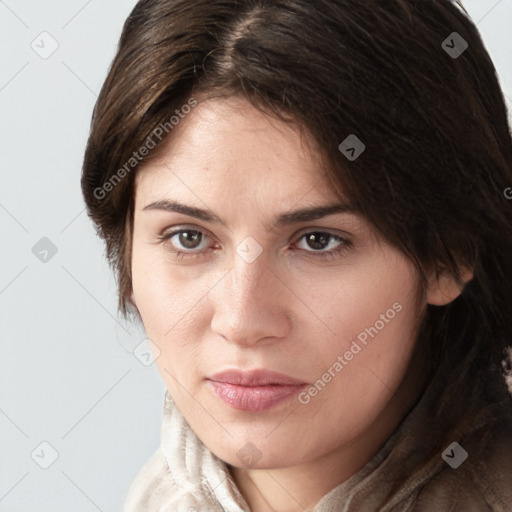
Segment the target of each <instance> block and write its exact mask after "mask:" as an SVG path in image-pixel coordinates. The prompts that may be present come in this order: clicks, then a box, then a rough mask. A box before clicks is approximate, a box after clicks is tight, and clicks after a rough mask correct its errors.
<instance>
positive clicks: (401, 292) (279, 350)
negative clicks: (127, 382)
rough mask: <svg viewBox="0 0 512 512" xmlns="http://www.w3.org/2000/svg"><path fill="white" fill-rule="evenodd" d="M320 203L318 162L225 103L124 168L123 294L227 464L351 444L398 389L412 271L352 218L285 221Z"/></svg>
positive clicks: (180, 401)
mask: <svg viewBox="0 0 512 512" xmlns="http://www.w3.org/2000/svg"><path fill="white" fill-rule="evenodd" d="M343 138H344V137H343V134H340V141H341V140H342V139H343ZM347 165H350V162H348V160H347ZM175 203H179V204H181V205H185V206H186V207H187V208H189V209H194V211H188V212H185V210H181V212H178V211H174V210H175V209H176V208H173V204H174V206H175ZM333 204H341V203H340V201H339V200H338V199H337V198H336V196H335V195H334V194H333V192H332V191H331V190H330V189H329V186H328V184H327V181H326V179H325V177H324V176H323V174H322V169H321V164H320V159H319V157H318V154H311V153H310V152H309V151H308V149H307V148H306V147H305V146H304V145H302V144H301V139H300V136H299V134H298V132H296V131H295V130H294V129H293V128H292V127H290V126H289V125H285V124H282V123H280V122H279V121H276V120H270V119H269V118H268V117H266V116H265V115H264V114H262V113H261V112H260V111H258V110H256V109H254V108H253V107H252V106H250V105H249V104H248V103H246V102H245V101H244V100H242V99H238V98H231V99H230V100H222V101H221V100H214V101H213V100H210V101H206V102H203V103H199V105H198V106H197V107H196V108H195V109H193V110H192V112H191V113H190V114H188V116H186V117H185V118H184V119H182V120H181V122H180V124H179V125H178V126H177V127H175V128H174V131H173V134H172V139H171V140H169V142H168V143H167V146H166V147H165V149H164V151H163V153H162V155H161V157H160V158H159V159H158V160H154V161H152V162H148V163H147V165H146V166H145V167H144V168H143V169H141V170H140V171H139V172H138V175H137V180H136V205H135V217H134V236H133V260H132V272H133V294H132V299H133V300H134V302H135V303H136V306H137V308H138V310H139V313H140V315H141V318H142V321H143V323H144V326H145V329H146V332H147V336H148V338H149V339H150V340H151V341H152V342H153V343H154V344H155V345H156V346H157V347H158V350H159V356H158V357H157V359H156V364H157V366H158V369H159V372H160V374H161V375H162V378H163V379H164V381H165V384H166V386H167V388H168V390H169V392H170V394H171V396H172V397H173V399H174V401H175V402H176V404H177V406H178V407H179V409H180V411H181V412H182V414H183V415H184V417H185V419H186V420H187V421H188V423H189V424H190V425H191V427H192V428H193V430H194V431H195V432H196V434H197V435H198V437H199V438H200V439H201V440H202V441H203V442H204V444H205V445H206V446H207V447H208V448H209V449H210V450H211V451H212V452H213V453H215V454H216V455H217V456H218V457H220V458H221V459H223V460H224V461H226V462H228V463H230V464H232V465H234V466H239V467H243V466H246V465H248V464H249V465H251V467H253V468H264V467H265V468H270V467H285V466H291V465H295V464H300V463H304V462H307V461H311V460H313V459H316V458H318V457H321V456H322V455H324V454H327V453H332V452H336V451H340V450H343V449H344V447H347V446H351V445H352V444H354V443H356V442H363V441H364V439H365V436H366V435H367V434H368V433H369V432H371V431H372V430H374V429H375V428H380V427H379V426H378V425H379V421H380V420H381V419H382V418H383V417H384V416H385V414H386V411H387V410H388V408H389V407H390V404H391V402H392V397H393V393H394V392H395V391H396V389H397V388H398V387H399V385H400V383H401V381H402V379H403V378H404V375H405V372H406V369H407V365H408V363H409V360H410V358H411V354H412V349H413V346H414V341H415V335H416V327H417V322H418V317H419V313H420V312H419V310H418V306H417V305H416V296H417V295H416V294H417V286H418V277H417V274H416V271H415V269H414V266H413V265H412V263H410V262H409V260H407V259H406V258H405V257H404V256H403V255H402V254H401V253H400V252H399V251H398V250H396V249H394V248H392V247H391V246H390V245H388V244H386V243H384V242H382V241H379V239H378V238H377V237H376V235H375V233H374V232H373V230H372V228H371V226H370V225H369V224H368V223H367V222H365V221H364V220H363V219H362V218H361V217H359V216H358V215H356V214H354V213H351V212H350V211H341V210H340V211H338V212H333V211H331V212H327V211H326V210H324V211H323V212H322V211H320V212H319V213H318V212H317V213H318V214H317V215H313V214H311V215H309V214H307V213H302V214H298V213H294V212H299V211H302V210H311V209H315V211H316V209H322V208H324V207H329V206H332V205H333ZM194 212H195V213H196V214H197V215H196V214H194ZM199 212H201V214H200V215H199ZM187 213H188V214H187ZM225 370H241V371H250V370H269V371H273V372H279V373H280V374H284V375H286V376H288V377H290V378H292V379H295V380H294V381H291V382H292V384H290V383H288V384H284V380H283V379H279V378H276V377H275V376H267V377H268V379H267V380H266V381H263V382H260V381H255V380H253V381H249V380H248V381H243V380H240V381H238V382H237V381H236V378H237V377H236V376H235V377H234V380H233V379H229V378H222V377H216V374H218V373H219V372H223V371H225ZM259 376H260V377H263V378H265V375H264V374H260V375H259ZM212 379H213V380H212ZM215 379H216V381H217V382H216V383H214V380H215ZM229 381H230V382H231V383H230V382H229ZM300 383H302V384H303V385H302V386H301V385H299V384H300ZM241 384H246V385H241ZM255 384H260V385H259V386H257V385H255Z"/></svg>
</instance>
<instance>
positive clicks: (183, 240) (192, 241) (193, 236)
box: [175, 231, 203, 249]
mask: <svg viewBox="0 0 512 512" xmlns="http://www.w3.org/2000/svg"><path fill="white" fill-rule="evenodd" d="M175 235H178V237H177V238H178V241H179V243H180V244H181V245H182V247H183V248H184V249H197V247H198V245H199V244H200V242H201V240H202V237H203V235H202V233H201V232H199V231H180V232H179V233H175Z"/></svg>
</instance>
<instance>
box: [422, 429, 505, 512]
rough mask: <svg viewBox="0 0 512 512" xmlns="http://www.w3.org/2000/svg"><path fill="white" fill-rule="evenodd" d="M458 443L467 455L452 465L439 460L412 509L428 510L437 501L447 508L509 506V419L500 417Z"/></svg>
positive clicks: (471, 510) (501, 509)
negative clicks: (435, 469)
mask: <svg viewBox="0 0 512 512" xmlns="http://www.w3.org/2000/svg"><path fill="white" fill-rule="evenodd" d="M459 446H461V447H462V448H463V449H464V451H465V452H466V453H467V458H466V459H465V460H464V462H462V464H460V466H458V467H453V468H452V467H451V466H450V465H449V464H448V463H446V462H443V466H442V469H441V471H439V472H438V473H437V474H436V475H435V476H434V477H432V478H431V479H430V480H429V482H428V483H427V484H425V485H424V486H423V487H422V489H421V490H420V492H419V494H418V495H417V498H416V500H415V502H414V503H415V507H414V511H415V512H424V511H425V512H427V511H431V510H432V505H433V504H441V503H442V504H443V511H445V510H446V511H450V512H486V511H492V512H509V511H510V510H512V422H510V421H508V419H504V421H503V422H502V423H500V424H499V425H496V426H495V428H494V429H489V430H482V431H480V432H479V435H475V436H474V437H472V438H470V439H466V440H464V438H463V439H461V441H460V445H459ZM456 449H457V448H456Z"/></svg>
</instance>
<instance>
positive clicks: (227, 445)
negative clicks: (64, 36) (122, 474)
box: [82, 0, 512, 512]
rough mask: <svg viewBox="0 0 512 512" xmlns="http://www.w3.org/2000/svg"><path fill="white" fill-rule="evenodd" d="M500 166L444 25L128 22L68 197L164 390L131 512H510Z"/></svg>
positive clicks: (489, 106)
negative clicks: (99, 250)
mask: <svg viewBox="0 0 512 512" xmlns="http://www.w3.org/2000/svg"><path fill="white" fill-rule="evenodd" d="M511 186H512V141H511V134H510V131H509V126H508V123H507V111H506V107H505V103H504V99H503V94H502V92H501V90H500V88H499V85H498V81H497V78H496V73H495V69H494V67H493V64H492V62H491V60H490V58H489V56H488V54H487V52H486V50H485V49H484V47H483V44H482V41H481V39H480V36H479V34H478V32H477V30H476V28H475V26H474V25H473V23H472V22H471V21H470V20H469V18H468V17H467V16H466V14H465V11H463V8H462V6H461V5H456V4H454V3H452V2H449V1H447V0H421V1H420V0H389V1H385V2H383V1H380V0H368V1H365V2H360V1H359V0H335V1H332V0H316V1H315V2H311V1H309V0H278V1H272V2H271V1H268V0H242V1H240V0H238V1H235V0H233V1H231V0H224V1H217V0H208V1H206V0H141V1H139V3H138V4H137V5H136V6H135V8H134V10H133V12H132V13H131V15H130V17H129V18H128V20H127V21H126V24H125V26H124V30H123V33H122V36H121V40H120V43H119V48H118V51H117V55H116V56H115V59H114V61H113V64H112V67H111V69H110V72H109V75H108V77H107V79H106V81H105V84H104V86H103V89H102V92H101V94H100V97H99V99H98V103H97V105H96V108H95V111H94V116H93V122H92V128H91V134H90V139H89V143H88V147H87V150H86V154H85V161H84V168H83V178H82V189H83V193H84V197H85V200H86V203H87V207H88V212H89V215H90V217H91V218H92V220H93V221H94V223H95V224H96V226H97V228H98V232H99V234H100V235H101V236H102V237H103V238H104V239H105V241H106V244H107V254H108V257H109V259H110V262H111V263H112V265H113V267H114V269H115V271H116V275H117V277H118V283H119V306H120V310H121V311H122V312H123V313H124V314H125V315H126V314H128V313H129V312H133V313H135V315H136V317H137V318H138V319H139V320H141V321H142V323H143V325H144V328H145V330H146V333H147V337H148V338H149V340H151V343H150V344H151V347H152V350H153V356H154V358H155V363H156V365H157V367H158V369H159V372H160V374H161V376H162V378H163V380H164V382H165V384H166V387H167V393H166V396H165V401H164V420H163V425H162V438H161V439H162V444H161V447H160V448H159V450H158V451H157V452H156V453H155V454H154V455H153V456H152V457H151V459H150V460H149V461H148V462H147V464H146V465H145V466H144V467H143V468H142V469H141V471H140V473H139V474H138V475H137V477H136V479H135V481H134V482H133V484H132V486H131V488H130V490H129V492H128V496H127V499H126V503H125V508H124V510H125V512H135V511H160V512H163V511H188V512H193V511H208V512H211V511H229V512H234V511H243V510H244V511H249V510H250V511H252V512H268V511H279V512H281V511H287V512H290V511H304V510H314V511H315V512H328V511H329V512H332V511H346V512H348V511H350V512H353V511H377V510H378V511H395V512H397V511H413V510H414V511H429V512H430V511H434V510H435V511H455V510H460V511H465V512H467V511H484V510H485V511H488V510H493V511H507V510H512V485H511V483H512V403H511V397H510V394H509V393H508V390H507V386H506V381H505V378H504V371H503V369H504V362H503V361H504V358H505V351H506V349H507V347H508V346H509V345H510V343H511V340H512V291H511V287H510V282H511V280H512V258H510V255H511V254H512V202H510V201H508V200H507V198H506V194H504V191H505V190H507V188H509V187H511Z"/></svg>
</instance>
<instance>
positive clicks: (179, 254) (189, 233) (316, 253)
mask: <svg viewBox="0 0 512 512" xmlns="http://www.w3.org/2000/svg"><path fill="white" fill-rule="evenodd" d="M158 240H159V242H162V243H165V246H166V247H167V248H168V250H169V251H171V252H172V253H173V254H174V255H175V257H176V258H184V257H186V258H190V257H192V258H193V257H198V256H201V255H202V254H203V253H205V252H206V251H207V250H208V249H209V247H208V242H209V241H211V237H210V236H208V235H207V234H206V233H204V232H203V231H200V230H197V229H190V228H183V227H181V228H177V229H174V230H170V231H166V232H164V233H163V234H161V235H159V236H158ZM303 241H304V244H302V242H303ZM301 245H302V247H301ZM351 245H352V244H351V242H350V241H349V240H347V239H345V238H343V237H341V236H339V235H335V234H334V233H329V232H325V231H318V230H317V231H310V232H307V233H304V234H303V235H302V236H300V238H299V239H298V241H297V242H296V243H295V246H296V247H297V248H298V249H300V250H301V251H303V252H304V253H306V254H307V255H308V257H313V258H316V259H320V260H330V259H334V258H335V257H337V256H340V255H341V254H342V253H344V252H345V251H347V250H348V249H349V248H350V247H351Z"/></svg>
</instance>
